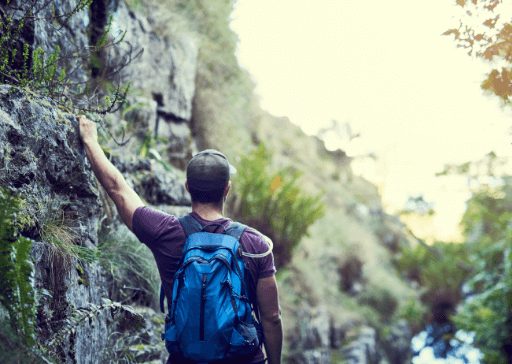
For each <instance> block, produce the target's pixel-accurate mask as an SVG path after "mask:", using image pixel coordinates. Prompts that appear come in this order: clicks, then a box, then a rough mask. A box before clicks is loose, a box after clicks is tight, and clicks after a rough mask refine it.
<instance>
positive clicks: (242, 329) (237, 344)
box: [229, 321, 260, 356]
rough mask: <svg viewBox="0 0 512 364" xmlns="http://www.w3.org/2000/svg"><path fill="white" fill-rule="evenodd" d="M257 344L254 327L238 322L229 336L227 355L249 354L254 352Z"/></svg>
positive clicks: (256, 334)
mask: <svg viewBox="0 0 512 364" xmlns="http://www.w3.org/2000/svg"><path fill="white" fill-rule="evenodd" d="M259 344H260V342H259V340H258V333H257V331H256V327H255V326H254V325H253V324H248V323H247V322H243V321H239V322H238V325H237V326H236V327H235V328H234V329H233V332H232V334H231V341H230V346H231V347H230V350H229V354H230V355H231V356H236V355H245V354H250V353H252V352H254V350H256V348H257V347H258V345H259Z"/></svg>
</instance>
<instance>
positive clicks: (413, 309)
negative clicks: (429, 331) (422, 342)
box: [397, 299, 427, 334]
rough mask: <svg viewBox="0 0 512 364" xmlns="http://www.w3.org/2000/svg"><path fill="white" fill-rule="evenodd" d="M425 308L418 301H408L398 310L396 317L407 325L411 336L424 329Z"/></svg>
mask: <svg viewBox="0 0 512 364" xmlns="http://www.w3.org/2000/svg"><path fill="white" fill-rule="evenodd" d="M426 314H427V308H426V307H425V306H424V305H422V304H421V302H419V301H418V300H415V299H410V300H409V301H407V302H406V303H405V304H404V305H402V307H400V308H399V309H398V312H397V315H398V317H399V318H403V319H405V320H406V321H407V323H408V324H409V327H410V328H411V331H412V332H413V334H417V333H419V332H420V331H421V330H423V329H424V327H425V321H426V320H425V319H426Z"/></svg>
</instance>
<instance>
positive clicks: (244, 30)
mask: <svg viewBox="0 0 512 364" xmlns="http://www.w3.org/2000/svg"><path fill="white" fill-rule="evenodd" d="M454 3H455V1H454V0H432V1H429V2H423V3H421V5H420V4H419V3H418V2H414V1H410V0H387V1H379V0H369V1H365V2H358V1H340V0H317V1H310V0H258V1H250V0H238V2H237V5H236V9H235V11H234V13H233V22H232V28H233V30H234V31H235V32H236V33H237V34H238V36H239V39H240V41H239V47H238V52H237V56H238V59H239V62H240V64H241V66H242V67H244V68H246V69H247V70H248V71H249V72H250V73H251V74H252V75H253V78H254V81H255V82H256V83H257V88H256V92H257V93H258V94H259V95H260V97H261V107H262V108H263V109H266V110H268V111H269V112H270V113H271V114H273V115H276V116H287V117H288V118H289V119H290V120H291V122H293V123H295V124H297V125H299V126H301V128H302V129H303V130H304V132H306V133H307V134H316V133H317V131H318V129H319V128H321V127H327V126H329V125H330V124H331V120H332V119H336V120H337V121H339V122H340V123H344V122H350V124H351V127H352V131H353V132H355V133H358V132H360V133H361V137H360V138H356V139H354V140H353V141H352V142H350V143H347V142H346V141H343V140H341V141H340V140H339V139H337V138H336V137H334V135H331V136H330V138H329V139H327V140H326V144H327V147H328V148H330V149H336V148H339V147H341V148H342V149H343V150H345V151H346V152H347V153H348V154H349V155H350V156H357V155H363V154H366V153H369V152H377V154H378V155H379V156H380V157H381V162H382V164H381V166H380V168H378V169H377V171H376V172H373V171H372V170H371V168H370V167H369V166H368V165H365V164H362V163H360V164H359V165H357V164H354V165H353V168H354V169H355V170H356V172H358V173H361V174H364V175H366V176H368V177H371V178H373V180H374V181H376V182H379V183H381V184H382V192H383V199H384V202H385V203H386V204H388V205H389V208H390V210H394V209H400V208H403V204H404V203H405V200H406V199H407V196H408V195H415V194H419V193H424V195H425V198H426V199H427V200H430V201H434V202H435V203H436V211H437V212H438V213H441V215H440V216H441V220H442V221H445V225H441V226H439V227H438V229H440V230H443V229H448V230H449V229H450V226H452V227H453V225H454V224H456V222H457V220H458V218H459V215H460V213H461V212H463V210H464V201H465V199H466V198H467V197H468V195H467V193H465V192H461V191H459V192H457V191H456V190H457V189H458V187H454V188H453V191H452V190H450V189H449V190H448V191H445V192H440V191H439V186H438V185H439V183H438V182H436V179H435V177H434V173H435V172H440V171H442V169H443V166H444V164H445V163H463V162H467V161H470V160H478V159H481V158H482V157H483V155H484V154H486V153H488V152H490V151H491V150H494V151H495V152H496V153H497V154H498V155H503V156H504V155H511V154H512V150H511V142H512V137H511V136H510V135H509V134H508V133H507V130H508V129H509V128H510V126H512V117H511V116H512V109H511V110H502V109H500V107H499V102H498V100H497V98H495V97H494V98H493V97H487V96H484V95H483V94H482V90H481V89H480V87H479V85H480V83H481V81H482V80H483V79H484V74H485V73H486V72H489V70H490V69H489V66H487V65H485V64H483V63H482V62H481V61H480V60H476V59H472V58H471V57H469V56H468V55H467V53H466V52H465V51H464V50H462V49H460V48H456V43H455V42H454V41H453V35H451V36H448V37H447V36H441V34H442V33H443V32H444V31H446V30H447V29H449V28H454V27H457V26H458V21H457V18H454V16H455V15H457V16H459V14H461V8H460V7H458V6H455V5H453V4H454ZM497 9H499V8H497ZM508 11H509V10H508ZM511 13H512V12H511ZM508 19H510V16H509V17H508ZM484 20H485V19H484ZM374 173H376V175H374V176H373V177H372V174H374ZM443 206H444V207H443ZM446 209H448V210H446ZM441 210H442V211H441ZM450 216H451V219H452V220H453V221H450V222H447V218H448V217H450ZM454 216H455V217H454Z"/></svg>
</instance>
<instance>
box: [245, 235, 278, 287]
mask: <svg viewBox="0 0 512 364" xmlns="http://www.w3.org/2000/svg"><path fill="white" fill-rule="evenodd" d="M245 234H247V237H248V239H250V242H251V243H250V244H248V245H247V248H246V251H247V253H250V254H262V253H266V252H267V251H268V250H269V249H270V247H269V245H268V244H267V243H266V242H265V240H264V239H263V237H262V236H261V235H260V234H259V233H258V232H257V231H255V230H254V229H252V228H247V229H246V232H245ZM251 259H252V260H253V262H254V264H255V265H256V266H257V267H258V269H257V270H258V277H257V279H261V278H267V277H270V276H273V275H274V274H276V267H275V265H274V254H273V253H272V252H271V253H270V254H268V255H267V256H265V257H263V258H251Z"/></svg>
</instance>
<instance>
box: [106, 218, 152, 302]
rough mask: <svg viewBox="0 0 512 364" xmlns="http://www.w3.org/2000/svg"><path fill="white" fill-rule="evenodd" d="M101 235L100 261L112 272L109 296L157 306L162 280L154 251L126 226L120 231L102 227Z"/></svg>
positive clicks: (120, 228)
mask: <svg viewBox="0 0 512 364" xmlns="http://www.w3.org/2000/svg"><path fill="white" fill-rule="evenodd" d="M99 235H100V236H99V239H100V242H101V244H100V246H99V248H98V249H99V250H100V251H101V257H100V261H101V264H102V265H103V266H104V267H105V269H106V270H107V271H108V272H109V276H108V279H109V280H110V284H109V286H110V288H111V292H109V297H110V298H111V299H113V300H115V301H130V300H131V302H139V303H140V304H144V305H145V304H153V307H155V308H156V307H157V304H156V303H157V302H156V300H157V297H158V294H159V292H160V291H159V289H160V282H161V281H160V275H159V273H158V268H157V266H156V262H155V259H154V257H153V254H152V253H151V251H150V250H149V249H148V248H147V247H146V246H145V245H143V244H141V243H140V242H139V241H138V240H137V239H136V238H135V236H133V235H132V234H131V232H130V231H129V230H128V229H127V228H126V227H125V226H124V225H123V226H121V227H119V228H118V229H117V230H111V231H105V230H103V231H101V232H100V234H99Z"/></svg>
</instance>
